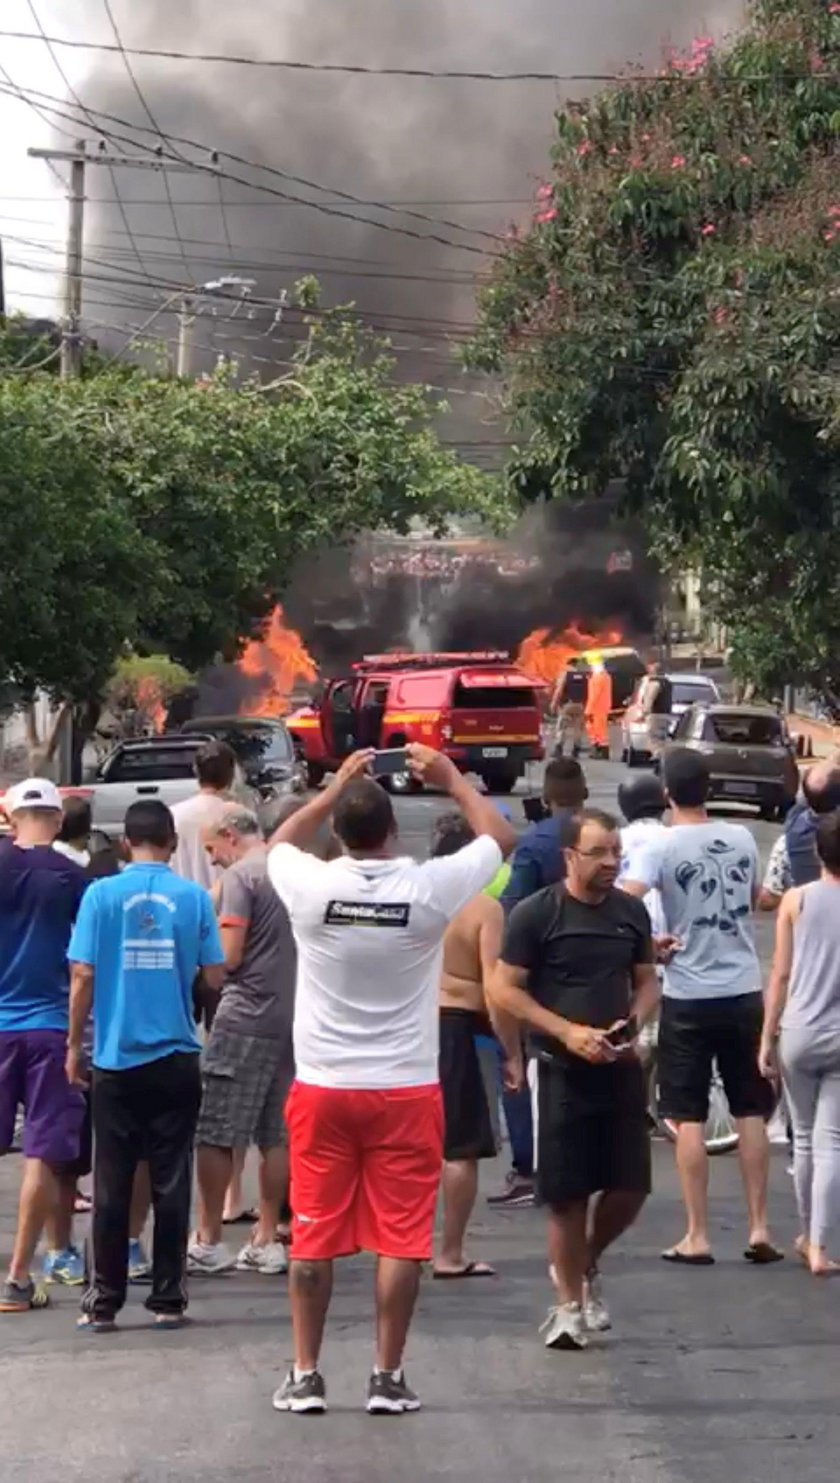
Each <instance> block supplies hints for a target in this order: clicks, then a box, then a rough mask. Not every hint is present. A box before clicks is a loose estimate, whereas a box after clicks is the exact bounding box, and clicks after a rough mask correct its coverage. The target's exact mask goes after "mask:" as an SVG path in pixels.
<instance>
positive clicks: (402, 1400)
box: [367, 1370, 420, 1416]
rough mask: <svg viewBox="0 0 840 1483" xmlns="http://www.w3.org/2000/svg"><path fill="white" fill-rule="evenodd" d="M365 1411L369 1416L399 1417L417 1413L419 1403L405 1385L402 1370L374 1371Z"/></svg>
mask: <svg viewBox="0 0 840 1483" xmlns="http://www.w3.org/2000/svg"><path fill="white" fill-rule="evenodd" d="M367 1409H368V1412H369V1414H370V1415H371V1416H401V1415H402V1414H403V1412H404V1411H419V1410H420V1401H419V1399H418V1397H417V1396H416V1395H415V1394H414V1391H413V1390H412V1389H411V1387H410V1386H409V1385H408V1384H407V1382H406V1378H405V1372H404V1371H403V1370H391V1371H388V1370H374V1372H373V1374H372V1375H371V1377H370V1384H369V1385H368V1398H367Z"/></svg>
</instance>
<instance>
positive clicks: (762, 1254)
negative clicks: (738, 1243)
mask: <svg viewBox="0 0 840 1483" xmlns="http://www.w3.org/2000/svg"><path fill="white" fill-rule="evenodd" d="M784 1259H785V1254H784V1252H783V1251H779V1249H778V1247H777V1246H772V1245H771V1244H770V1242H769V1241H756V1242H755V1243H754V1244H753V1245H751V1246H748V1247H747V1249H746V1251H745V1252H744V1261H745V1262H752V1263H753V1265H754V1266H756V1267H768V1266H769V1265H770V1263H771V1262H783V1261H784Z"/></svg>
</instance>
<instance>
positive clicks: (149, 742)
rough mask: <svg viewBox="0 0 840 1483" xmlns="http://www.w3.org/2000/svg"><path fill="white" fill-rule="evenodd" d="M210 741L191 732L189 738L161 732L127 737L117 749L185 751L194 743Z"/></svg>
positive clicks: (178, 734)
mask: <svg viewBox="0 0 840 1483" xmlns="http://www.w3.org/2000/svg"><path fill="white" fill-rule="evenodd" d="M204 740H207V741H211V740H212V737H209V736H207V737H205V736H203V735H202V733H201V732H193V733H192V734H191V735H190V736H182V735H181V733H180V732H178V731H162V732H161V734H160V736H129V737H126V739H125V740H124V741H120V742H117V743H116V745H117V746H118V747H134V748H136V749H137V750H138V751H143V750H146V751H148V749H149V748H150V747H181V748H182V749H184V750H186V749H187V748H188V747H194V746H195V745H196V742H199V741H204Z"/></svg>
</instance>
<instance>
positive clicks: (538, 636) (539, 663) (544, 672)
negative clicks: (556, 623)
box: [516, 619, 622, 685]
mask: <svg viewBox="0 0 840 1483" xmlns="http://www.w3.org/2000/svg"><path fill="white" fill-rule="evenodd" d="M620 643H622V635H621V631H620V629H617V628H601V629H596V630H595V631H594V632H593V633H587V632H586V630H585V629H583V628H581V627H580V624H579V623H578V621H577V619H574V620H573V621H572V622H571V623H570V624H569V627H568V628H564V629H563V630H562V632H560V633H557V632H556V631H555V630H554V629H552V628H535V629H534V631H533V633H529V634H528V636H527V638H524V639H523V640H522V643H521V644H520V645H519V650H518V653H517V655H516V663H517V664H518V666H519V668H520V669H524V670H525V672H526V674H529V675H531V676H533V678H534V679H535V680H543V681H544V682H545V683H546V684H549V685H550V684H553V683H554V681H555V680H556V679H557V678H558V676H559V675H561V674H562V673H563V671H564V669H565V668H566V665H567V664H568V662H569V660H570V659H573V658H574V656H575V654H582V653H583V652H584V651H585V650H586V649H608V648H612V647H613V646H614V645H616V644H620Z"/></svg>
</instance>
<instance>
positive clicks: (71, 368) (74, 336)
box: [61, 139, 87, 377]
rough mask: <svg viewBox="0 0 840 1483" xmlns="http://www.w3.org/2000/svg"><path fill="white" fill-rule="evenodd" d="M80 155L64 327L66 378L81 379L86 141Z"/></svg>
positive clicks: (73, 184)
mask: <svg viewBox="0 0 840 1483" xmlns="http://www.w3.org/2000/svg"><path fill="white" fill-rule="evenodd" d="M76 149H77V150H78V154H77V156H76V157H75V159H73V160H72V161H71V164H70V190H69V192H68V197H67V199H68V202H69V205H70V214H69V218H68V222H67V266H66V269H65V273H64V321H63V323H62V326H61V374H62V377H67V376H78V375H79V373H80V372H81V369H82V247H83V243H84V232H85V161H86V159H87V155H86V152H85V141H84V139H77V140H76Z"/></svg>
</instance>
